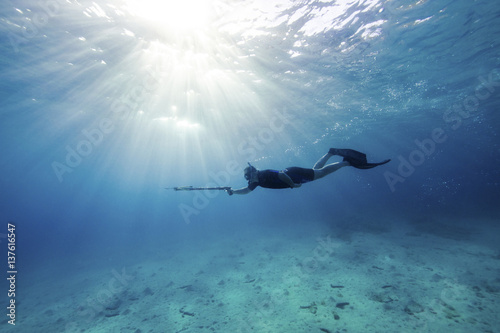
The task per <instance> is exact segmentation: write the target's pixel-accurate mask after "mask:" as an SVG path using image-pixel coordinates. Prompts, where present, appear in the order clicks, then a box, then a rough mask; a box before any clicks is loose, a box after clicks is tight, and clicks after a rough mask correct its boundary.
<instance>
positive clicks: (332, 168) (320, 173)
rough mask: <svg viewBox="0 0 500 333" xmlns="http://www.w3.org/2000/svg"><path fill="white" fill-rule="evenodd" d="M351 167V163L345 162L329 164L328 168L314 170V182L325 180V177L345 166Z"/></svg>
mask: <svg viewBox="0 0 500 333" xmlns="http://www.w3.org/2000/svg"><path fill="white" fill-rule="evenodd" d="M330 156H331V155H330ZM318 162H319V161H318ZM316 164H317V163H316ZM350 165H351V164H349V162H347V161H343V162H337V163H332V164H328V165H327V166H325V167H323V168H320V169H316V168H314V180H316V179H320V178H323V177H325V176H327V175H329V174H331V173H332V172H335V171H337V170H338V169H340V168H343V167H345V166H350Z"/></svg>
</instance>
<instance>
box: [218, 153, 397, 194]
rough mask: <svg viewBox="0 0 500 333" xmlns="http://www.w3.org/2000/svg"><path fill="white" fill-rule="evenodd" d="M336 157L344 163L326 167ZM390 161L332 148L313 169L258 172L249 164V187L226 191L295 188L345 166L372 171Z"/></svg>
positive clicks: (247, 177)
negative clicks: (371, 159) (378, 160)
mask: <svg viewBox="0 0 500 333" xmlns="http://www.w3.org/2000/svg"><path fill="white" fill-rule="evenodd" d="M334 155H338V156H342V157H343V158H344V159H343V161H342V162H336V163H331V164H328V165H326V166H325V164H326V162H327V161H328V159H329V158H330V157H332V156H334ZM389 161H390V160H385V161H383V162H380V163H368V162H367V161H366V155H365V154H363V153H361V152H359V151H356V150H352V149H336V148H330V150H329V151H328V153H327V154H326V155H324V156H323V157H321V158H320V159H319V161H318V162H316V164H315V165H314V166H313V168H312V169H305V168H299V167H291V168H286V169H285V170H281V171H278V170H262V171H260V170H257V169H256V168H255V167H253V166H252V165H250V163H248V167H246V168H245V170H244V173H245V179H246V180H248V186H247V187H244V188H240V189H237V190H233V189H228V190H226V191H227V193H228V194H229V195H233V194H247V193H250V192H252V191H253V190H255V188H256V187H257V186H261V187H265V188H273V189H280V188H295V187H300V186H301V185H302V184H304V183H308V182H311V181H313V180H316V179H320V178H323V177H325V176H326V175H329V174H331V173H332V172H335V171H337V170H338V169H340V168H342V167H345V166H352V167H355V168H358V169H371V168H374V167H376V166H378V165H382V164H386V163H388V162H389Z"/></svg>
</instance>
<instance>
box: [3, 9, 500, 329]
mask: <svg viewBox="0 0 500 333" xmlns="http://www.w3.org/2000/svg"><path fill="white" fill-rule="evenodd" d="M0 6H1V7H0V8H1V10H0V29H1V31H2V34H1V41H0V46H1V55H2V57H1V62H0V72H1V77H2V80H1V83H0V85H1V89H0V96H1V100H2V106H1V111H0V112H1V114H0V117H1V123H0V128H1V130H0V142H1V143H0V144H1V147H2V159H1V172H0V175H1V178H0V180H1V184H2V194H1V196H2V198H1V200H0V202H1V206H2V209H1V215H2V218H1V220H2V226H3V227H2V228H3V229H4V230H0V233H1V234H0V236H2V238H1V239H0V240H1V246H2V251H4V252H3V253H5V254H4V255H2V264H3V266H2V267H5V274H7V273H6V272H7V270H8V269H7V243H8V242H7V234H9V232H8V231H7V223H9V222H10V223H13V224H14V225H15V226H16V256H17V257H16V259H17V260H18V263H17V268H18V278H17V287H18V296H16V297H17V300H18V303H19V306H18V314H17V315H18V317H17V318H18V325H19V326H20V329H23V322H24V331H25V332H30V331H31V332H32V327H34V326H36V325H37V324H36V323H39V324H40V323H42V324H40V325H47V326H44V327H45V328H44V329H43V330H42V331H48V327H51V326H50V325H55V326H52V327H55V328H54V330H53V331H61V332H63V331H71V329H72V328H74V327H73V326H68V324H67V322H66V321H65V319H64V317H63V319H61V321H59V322H57V321H56V320H57V318H58V317H56V316H54V317H50V318H49V317H48V315H45V316H39V315H38V314H33V315H32V316H31V319H28V317H30V315H28V314H27V313H26V311H27V310H25V312H23V303H24V304H27V305H26V306H31V305H32V304H33V303H34V301H32V300H30V295H29V294H27V291H28V290H29V288H30V285H31V286H33V285H35V287H36V288H38V290H44V292H45V294H43V293H41V294H42V295H46V297H47V299H46V301H45V302H46V303H45V302H44V301H43V300H40V299H39V300H38V301H37V302H39V307H50V306H49V304H51V303H52V302H54V303H57V302H59V303H61V304H66V307H68V308H70V309H78V308H80V307H81V302H80V301H78V300H74V299H73V301H72V299H71V295H75V293H76V291H72V290H78V289H79V288H83V290H85V287H78V285H75V284H74V283H72V282H70V281H72V280H71V278H70V277H71V276H76V275H78V274H85V272H86V271H89V272H90V271H92V272H93V271H94V270H98V269H101V270H102V271H104V272H105V274H108V275H109V274H110V273H109V271H110V270H111V269H116V270H117V271H120V270H121V268H122V267H131V266H133V265H141V264H142V265H144V266H146V265H147V263H149V262H156V261H159V260H161V261H163V262H164V263H165V265H167V266H168V267H175V265H178V264H175V263H174V262H172V263H170V261H169V258H172V257H174V256H175V255H177V254H179V253H190V254H193V255H194V256H196V255H195V254H196V253H199V254H202V253H203V252H204V251H208V249H210V248H211V247H217V246H222V247H224V246H226V245H225V244H226V241H227V240H228V239H234V240H236V239H239V237H244V238H245V237H246V238H245V241H246V242H249V243H252V242H255V243H258V242H259V240H260V239H262V237H263V234H266V235H267V236H269V233H270V232H272V233H273V237H275V238H279V237H280V233H281V231H282V232H283V234H284V235H287V234H288V233H289V232H293V231H294V230H295V231H296V232H298V233H300V234H302V235H304V237H310V238H311V239H313V240H314V239H315V238H316V237H318V235H317V232H316V228H326V229H328V228H332V230H337V231H338V230H341V229H342V228H347V229H349V228H352V225H356V230H357V231H360V232H362V230H363V228H364V227H367V225H371V223H374V224H376V225H384V224H385V221H386V222H387V224H388V225H394V224H396V225H397V224H398V223H400V224H401V225H403V224H404V225H409V226H415V225H418V224H419V223H421V221H447V223H451V225H453V221H455V222H456V225H460V227H461V229H459V230H458V231H457V230H452V229H446V230H450V231H447V232H446V235H448V236H449V235H450V233H452V234H453V235H457V233H458V234H460V235H462V236H464V235H463V233H466V234H468V233H471V234H474V231H467V230H469V228H473V227H477V226H481V228H482V229H481V230H482V233H484V234H487V235H489V236H491V237H493V238H495V239H498V236H499V235H498V229H497V227H498V221H499V218H500V211H499V207H498V203H499V199H500V169H499V167H498V165H499V164H500V139H499V137H498V128H499V125H500V116H499V113H498V110H499V105H500V47H499V40H500V6H499V5H498V3H496V2H495V1H465V0H459V1H443V0H436V1H422V0H421V1H416V0H412V1H406V0H405V1H397V2H394V1H378V0H366V1H350V0H338V1H326V0H325V1H287V0H272V1H260V0H255V1H228V0H227V1H226V0H220V1H218V0H217V1H216V0H213V1H208V0H207V1H202V0H191V1H186V2H185V4H182V5H179V4H177V2H174V1H166V2H165V4H162V5H159V4H158V3H156V2H154V1H133V0H130V1H125V0H123V1H119V0H116V1H101V2H93V1H86V0H84V1H74V0H64V1H63V0H47V1H32V0H29V1H28V0H26V1H15V2H14V1H10V0H9V1H4V2H2V4H1V5H0ZM331 147H337V148H352V149H356V150H359V151H362V152H364V153H366V154H367V156H368V160H369V161H375V162H377V161H381V160H384V159H388V158H390V159H392V161H391V162H390V163H389V164H386V165H383V166H380V167H377V168H374V169H371V170H359V169H355V168H351V167H346V168H342V169H341V170H338V171H337V172H335V173H333V174H332V175H329V176H328V177H326V178H324V179H320V180H317V181H314V182H311V183H308V184H304V185H303V186H302V187H301V188H298V189H293V190H289V189H285V190H270V189H263V188H257V189H256V190H254V191H253V192H252V193H250V194H248V195H233V196H229V195H227V193H225V192H224V191H174V190H171V189H165V188H169V187H176V186H189V185H191V186H200V187H211V186H231V187H233V188H234V189H237V188H242V187H245V186H246V185H247V183H246V181H245V179H244V178H243V169H244V168H245V167H246V166H247V162H250V163H252V165H254V166H255V167H257V168H258V169H284V168H286V167H290V166H301V167H305V168H311V167H312V166H313V165H314V163H315V162H316V161H317V160H318V159H319V158H320V157H321V156H323V155H324V154H325V153H326V152H327V151H328V149H329V148H331ZM340 160H341V159H339V158H338V157H333V158H332V159H331V161H332V162H338V161H340ZM359 221H363V222H362V223H361V224H359ZM450 221H451V222H450ZM389 222H390V223H389ZM357 223H358V224H357ZM349 225H351V227H349ZM268 228H270V229H268ZM367 228H368V227H367ZM417 229H418V228H417ZM270 230H272V231H270ZM280 230H281V231H280ZM322 230H323V229H322ZM349 230H351V229H349ZM426 230H427V231H429V230H430V231H429V232H430V233H431V234H433V232H434V231H435V230H434V229H433V228H430V229H426ZM463 230H466V231H463ZM420 231H422V229H420ZM454 232H455V233H454ZM332 233H333V234H334V233H335V232H333V231H332ZM436 233H437V232H434V234H436ZM247 234H248V235H249V236H245V235H247ZM441 236H442V235H441ZM469 236H470V235H468V236H467V237H466V238H467V240H468V241H470V242H472V240H469ZM252 237H255V238H252ZM283 237H284V239H286V236H283ZM452 238H453V237H452ZM455 238H457V237H455ZM458 238H460V237H458ZM459 241H463V242H466V240H463V239H461V238H460V239H459ZM475 241H476V242H477V243H481V240H480V239H476V240H475ZM386 242H389V244H390V242H391V240H390V239H389V240H386ZM472 243H474V242H472ZM231 244H232V243H231ZM233 245H234V244H232V245H231V246H229V245H228V247H227V248H226V249H225V251H226V253H232V252H233V251H234V252H235V253H236V252H237V251H236V250H235V249H234V248H233V247H232V246H233ZM288 245H289V246H287V251H290V253H293V244H292V242H291V241H289V242H288ZM442 247H444V248H446V245H442ZM313 248H314V246H313ZM490 249H491V251H493V252H495V251H496V252H497V259H498V250H499V249H498V247H495V246H493V244H491V247H490ZM176 251H177V252H176ZM190 251H192V253H191V252H190ZM353 251H354V250H353ZM165 253H170V254H171V255H165ZM246 253H252V249H249V248H247V251H246ZM164 256H166V258H165V257H164ZM186 261H187V262H189V257H188V258H187V259H186V258H184V259H183V260H182V262H186ZM169 265H172V266H169ZM367 265H369V266H370V267H371V266H372V265H371V264H369V263H368V264H367ZM489 267H490V268H491V270H492V272H494V273H495V274H496V275H497V276H498V272H499V267H498V260H496V261H494V264H493V265H491V266H489ZM172 269H173V268H172ZM205 270H206V269H205ZM216 270H217V269H216ZM88 274H89V276H88V279H89V280H92V279H93V278H92V276H93V275H91V273H88ZM92 274H93V273H92ZM227 274H229V273H227ZM220 275H221V276H223V275H224V274H223V273H222V272H221V273H220ZM110 276H111V275H110ZM41 277H43V278H41ZM453 278H455V279H459V280H460V279H461V278H462V275H460V274H459V273H456V274H455V275H453V274H452V275H450V279H453ZM165 279H166V280H165V281H167V282H166V283H168V281H170V280H169V279H168V278H165ZM484 279H485V280H488V279H489V278H487V277H485V278H484ZM40 280H41V281H42V282H47V281H51V283H53V288H54V289H52V288H49V289H47V290H45V289H44V288H46V287H44V286H46V285H43V283H42V282H39V283H40V286H37V285H36V281H40ZM92 281H94V280H92ZM106 281H107V280H106V278H101V280H98V281H95V282H96V283H97V284H99V283H101V282H102V283H104V282H106ZM490 282H491V283H490V284H493V285H500V283H499V282H498V279H497V280H496V281H493V280H492V281H490ZM141 283H143V284H145V282H144V281H142V282H141ZM176 283H180V282H176ZM185 284H186V285H187V284H189V283H188V282H186V283H185ZM388 284H390V283H388ZM2 288H3V289H4V290H5V294H6V292H7V290H8V288H9V286H8V285H5V286H3V285H2ZM471 288H472V285H471ZM23 289H24V290H26V292H23ZM153 289H154V288H153ZM61 290H62V291H61ZM498 290H500V287H498ZM498 290H496V291H494V292H493V295H494V297H496V298H497V297H498ZM80 291H81V290H80ZM0 292H1V293H2V295H4V291H3V290H2V291H0ZM59 292H60V293H61V295H66V297H63V296H60V295H59ZM91 293H92V292H90V291H89V294H91ZM55 294H57V295H58V296H57V301H56V300H53V299H52V298H51V295H52V296H53V295H55ZM159 294H160V293H155V295H156V296H158V295H159ZM2 297H3V300H2V302H5V304H7V305H8V302H9V298H7V296H6V295H4V296H2ZM53 297H56V296H53ZM75 297H76V298H78V297H82V298H83V299H84V298H85V297H86V296H74V298H75ZM311 301H312V300H311ZM497 301H498V299H497ZM71 302H73V303H71ZM157 302H160V300H157ZM2 304H3V303H2ZM72 304H73V305H72ZM495 304H496V303H495ZM34 307H35V306H34V305H33V308H34ZM402 308H404V306H403V307H402ZM30 309H31V308H30ZM53 311H56V312H57V310H53ZM60 311H62V310H60ZM75 311H76V310H75ZM401 311H402V309H401ZM61 316H62V315H61ZM123 317H126V314H123V312H122V313H121V314H120V318H123ZM275 317H277V318H279V314H278V315H277V316H275ZM462 317H464V315H462ZM6 318H7V319H8V317H4V319H6ZM99 318H100V317H99ZM101 320H102V318H100V319H99V320H98V321H95V322H94V324H95V326H92V324H89V323H87V322H86V323H80V322H78V321H77V323H78V326H79V327H81V328H82V329H83V330H85V331H89V332H90V331H92V332H93V331H96V332H97V331H98V330H99V329H102V330H103V331H113V330H111V329H110V328H106V327H107V326H105V322H102V321H101ZM136 320H138V318H136ZM165 320H166V321H165V323H166V324H165V325H167V326H166V327H171V328H162V329H157V330H154V331H157V332H177V331H180V330H181V328H178V326H175V325H174V324H173V322H170V321H169V320H167V319H165ZM6 321H7V320H5V322H6ZM138 321H139V322H140V320H138ZM108 323H109V322H108ZM30 325H34V326H30ZM80 325H82V326H80ZM84 325H86V326H84ZM168 325H172V326H168ZM464 325H465V324H464ZM491 325H492V326H491V327H490V329H491V330H490V331H492V332H493V331H497V330H498V329H499V327H498V326H495V325H498V322H496V323H493V324H491ZM174 326H175V327H176V328H175V329H174V328H173V327H174ZM457 327H458V328H456V329H459V328H460V327H462V326H460V324H459V325H458V326H457ZM463 327H466V328H467V329H469V328H470V327H469V326H463ZM10 328H11V327H10V325H9V324H7V323H5V325H4V323H2V328H1V329H0V330H3V329H5V330H8V329H10ZM16 328H17V327H16ZM114 329H115V331H116V332H121V331H120V330H118V328H114ZM288 329H289V330H290V331H294V330H293V328H288ZM426 329H428V330H429V331H432V327H430V328H429V327H426ZM481 329H484V328H481ZM232 330H233V329H227V330H225V329H224V328H220V330H219V331H221V332H224V331H227V332H229V331H232ZM379 330H381V328H376V329H373V328H372V331H379ZM484 330H485V331H486V329H484ZM122 331H123V332H125V331H126V332H128V331H127V330H122ZM130 331H131V332H133V330H132V329H131V330H130ZM146 331H148V330H146V329H144V328H143V329H142V332H146ZM196 331H200V332H201V331H203V330H202V329H195V328H193V327H191V328H189V332H196ZM233 331H234V330H233ZM256 331H259V332H260V331H262V332H267V331H276V330H273V329H269V330H265V329H261V330H259V329H258V328H256ZM300 331H304V330H302V329H300V330H299V329H297V332H300ZM331 331H332V332H333V331H334V330H333V329H332V330H331ZM357 331H359V332H361V331H363V330H357V329H355V328H350V329H349V332H357ZM389 331H391V330H390V329H389Z"/></svg>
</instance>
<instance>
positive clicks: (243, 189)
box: [226, 187, 252, 195]
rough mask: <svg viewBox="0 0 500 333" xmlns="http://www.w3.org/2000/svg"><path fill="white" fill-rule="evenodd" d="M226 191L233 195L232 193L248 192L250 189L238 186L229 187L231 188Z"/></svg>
mask: <svg viewBox="0 0 500 333" xmlns="http://www.w3.org/2000/svg"><path fill="white" fill-rule="evenodd" d="M226 192H227V194H229V195H233V194H248V193H250V192H252V190H251V189H249V188H248V187H243V188H239V189H237V190H233V189H232V188H231V189H229V190H227V191H226Z"/></svg>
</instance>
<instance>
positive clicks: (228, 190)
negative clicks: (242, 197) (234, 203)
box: [226, 188, 234, 195]
mask: <svg viewBox="0 0 500 333" xmlns="http://www.w3.org/2000/svg"><path fill="white" fill-rule="evenodd" d="M226 192H227V194H229V195H233V193H234V191H233V189H232V188H228V189H227V190H226Z"/></svg>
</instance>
